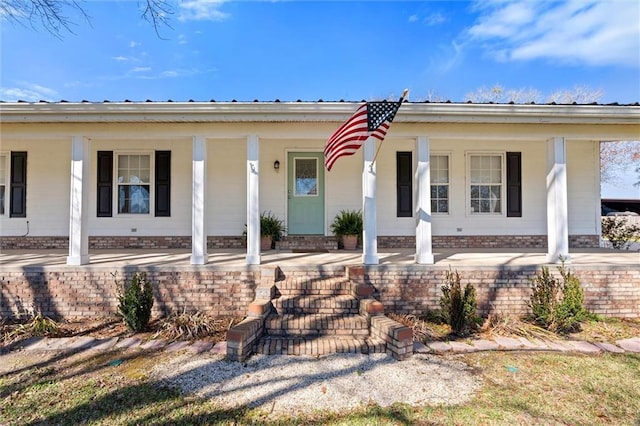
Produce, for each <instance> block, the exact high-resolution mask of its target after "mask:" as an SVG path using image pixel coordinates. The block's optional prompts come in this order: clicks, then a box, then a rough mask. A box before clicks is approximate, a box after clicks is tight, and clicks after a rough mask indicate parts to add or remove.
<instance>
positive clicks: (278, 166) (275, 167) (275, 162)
mask: <svg viewBox="0 0 640 426" xmlns="http://www.w3.org/2000/svg"><path fill="white" fill-rule="evenodd" d="M273 168H274V169H276V170H278V169H279V168H280V162H279V161H278V160H276V161H274V162H273Z"/></svg>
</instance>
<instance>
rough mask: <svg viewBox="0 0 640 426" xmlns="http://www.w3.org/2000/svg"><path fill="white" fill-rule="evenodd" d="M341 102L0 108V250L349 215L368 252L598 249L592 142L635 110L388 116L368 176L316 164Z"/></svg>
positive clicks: (170, 241) (519, 109)
mask: <svg viewBox="0 0 640 426" xmlns="http://www.w3.org/2000/svg"><path fill="white" fill-rule="evenodd" d="M356 108H357V104H356V103H350V102H277V101H276V102H252V103H243V102H213V101H212V102H185V103H179V102H143V103H142V102H141V103H136V102H104V103H89V102H82V103H67V102H60V103H47V102H38V103H25V102H19V103H2V104H0V111H1V124H2V127H1V143H0V195H1V201H0V248H5V249H6V248H21V249H33V250H37V249H42V248H61V247H65V248H66V247H68V248H69V256H68V259H67V263H68V264H69V265H83V264H87V263H89V260H90V255H91V249H92V248H131V247H136V248H137V247H140V248H154V247H158V248H187V249H189V248H190V249H191V253H192V254H191V263H192V264H205V263H207V261H208V260H207V249H208V248H213V247H215V248H225V247H235V248H238V247H244V246H245V241H244V239H243V237H242V234H243V231H244V230H245V226H246V230H247V234H246V238H247V239H246V261H247V264H250V265H251V264H259V263H260V242H259V213H260V212H261V211H271V212H272V213H274V214H275V215H277V216H279V217H281V218H283V219H284V220H285V223H286V227H287V231H288V234H289V235H290V236H295V235H306V236H307V235H312V236H318V237H322V236H329V235H330V231H329V225H330V223H331V221H332V219H333V217H334V216H335V215H336V213H338V212H339V211H340V210H342V209H364V216H365V231H364V238H363V263H364V264H367V265H373V264H377V263H378V254H377V249H378V247H394V246H395V247H397V246H403V247H415V249H416V262H417V263H419V264H429V263H433V247H456V248H463V247H465V248H474V247H477V248H493V247H511V248H516V247H536V248H545V247H546V248H547V251H548V255H549V260H550V261H552V262H557V261H558V260H559V259H560V258H561V257H562V258H568V257H569V255H570V247H598V242H599V235H600V179H599V144H600V141H611V140H639V139H640V106H638V104H634V105H626V106H625V105H505V104H453V103H405V104H404V105H403V106H402V107H401V108H400V111H399V112H398V115H397V116H396V118H395V121H394V123H393V125H392V126H391V129H390V130H389V133H388V135H387V137H386V139H385V141H384V143H383V146H382V148H381V150H380V153H379V155H378V157H377V160H376V162H375V164H373V163H372V160H373V158H374V155H375V152H376V145H375V143H374V142H373V140H372V139H371V138H370V140H368V141H367V142H366V143H365V146H364V147H363V149H361V150H360V151H359V152H358V153H357V154H356V155H354V156H352V157H344V158H341V159H339V160H338V162H337V163H336V164H335V166H334V168H333V169H332V171H331V172H326V171H325V169H324V167H323V158H322V151H323V149H324V143H325V141H326V139H327V137H328V136H329V135H331V134H332V132H333V131H334V130H335V128H336V127H337V126H339V125H340V123H341V122H342V121H344V120H345V119H346V118H347V117H348V116H349V115H350V114H352V113H353V111H354V110H355V109H356Z"/></svg>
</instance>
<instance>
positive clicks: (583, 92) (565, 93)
mask: <svg viewBox="0 0 640 426" xmlns="http://www.w3.org/2000/svg"><path fill="white" fill-rule="evenodd" d="M602 95H603V93H602V90H600V89H592V88H590V87H586V86H575V87H574V88H573V90H559V91H556V92H553V93H552V94H551V95H549V97H548V99H547V102H549V103H551V102H555V103H557V104H572V103H576V104H590V103H594V102H598V101H599V100H600V99H601V98H602Z"/></svg>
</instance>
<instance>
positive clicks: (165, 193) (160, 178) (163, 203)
mask: <svg viewBox="0 0 640 426" xmlns="http://www.w3.org/2000/svg"><path fill="white" fill-rule="evenodd" d="M156 216H171V151H156Z"/></svg>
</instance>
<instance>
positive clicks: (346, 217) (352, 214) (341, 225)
mask: <svg viewBox="0 0 640 426" xmlns="http://www.w3.org/2000/svg"><path fill="white" fill-rule="evenodd" d="M362 227H363V221H362V212H361V211H360V210H340V212H339V213H338V214H337V215H336V216H335V217H334V218H333V222H331V232H333V234H334V235H336V236H338V237H341V236H344V235H357V236H358V237H359V236H360V235H362Z"/></svg>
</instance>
